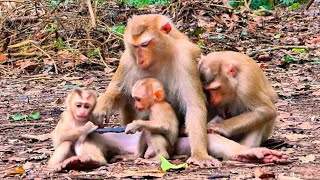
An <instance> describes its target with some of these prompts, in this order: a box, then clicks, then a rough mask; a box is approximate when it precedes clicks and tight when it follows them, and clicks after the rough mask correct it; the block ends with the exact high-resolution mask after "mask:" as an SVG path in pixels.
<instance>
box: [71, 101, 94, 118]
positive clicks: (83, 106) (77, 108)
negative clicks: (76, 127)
mask: <svg viewBox="0 0 320 180" xmlns="http://www.w3.org/2000/svg"><path fill="white" fill-rule="evenodd" d="M92 109H93V106H92V105H91V104H90V103H88V102H75V103H74V106H73V112H74V116H75V119H76V120H77V121H79V122H87V121H88V120H89V119H88V118H89V115H90V113H91V111H92Z"/></svg>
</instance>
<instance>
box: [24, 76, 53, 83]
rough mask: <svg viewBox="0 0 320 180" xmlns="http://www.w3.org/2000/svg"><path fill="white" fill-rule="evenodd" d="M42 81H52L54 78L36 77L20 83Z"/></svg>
mask: <svg viewBox="0 0 320 180" xmlns="http://www.w3.org/2000/svg"><path fill="white" fill-rule="evenodd" d="M42 79H45V80H50V79H52V78H51V77H34V78H30V79H25V80H21V81H20V82H28V81H36V80H42Z"/></svg>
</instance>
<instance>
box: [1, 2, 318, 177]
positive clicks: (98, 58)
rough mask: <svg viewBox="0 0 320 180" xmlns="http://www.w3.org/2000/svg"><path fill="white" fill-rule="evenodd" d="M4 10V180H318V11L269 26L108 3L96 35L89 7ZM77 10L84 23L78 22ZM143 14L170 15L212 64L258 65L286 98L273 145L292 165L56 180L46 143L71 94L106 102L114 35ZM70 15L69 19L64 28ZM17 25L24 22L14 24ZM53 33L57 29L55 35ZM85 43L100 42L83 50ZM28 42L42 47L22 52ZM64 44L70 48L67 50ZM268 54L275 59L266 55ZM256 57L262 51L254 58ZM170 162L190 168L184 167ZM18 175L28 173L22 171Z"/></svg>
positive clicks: (119, 172) (227, 16) (185, 9)
mask: <svg viewBox="0 0 320 180" xmlns="http://www.w3.org/2000/svg"><path fill="white" fill-rule="evenodd" d="M0 4H1V3H0ZM217 4H219V3H218V1H217ZM2 5H3V6H4V5H8V4H2ZM11 5H12V4H11ZM220 5H221V4H220ZM3 6H0V13H3V14H2V15H3V16H1V14H0V17H5V18H0V21H1V25H3V26H2V27H1V28H2V30H1V34H0V37H1V38H0V45H1V46H0V48H2V49H0V75H1V76H0V179H3V178H8V179H57V178H59V179H107V178H156V177H161V178H165V179H180V178H181V179H205V178H213V177H214V176H218V175H221V176H222V177H224V178H225V179H254V178H255V177H259V175H257V174H258V173H257V172H258V171H260V170H261V171H263V172H265V173H264V174H265V175H267V174H269V175H270V176H275V177H277V178H279V179H281V178H283V176H290V177H296V178H301V179H319V178H320V19H319V16H320V10H319V6H320V4H319V2H315V3H314V4H313V5H312V6H311V8H310V9H309V10H301V9H298V10H288V9H287V8H285V7H282V8H279V9H278V11H264V12H263V13H269V14H267V16H262V14H257V11H233V10H230V9H228V8H224V7H219V6H215V5H214V4H213V3H209V1H192V2H185V3H182V4H179V3H175V4H171V5H170V6H168V7H161V8H155V7H149V8H144V9H135V8H130V9H129V8H128V7H127V6H123V5H122V6H121V7H120V6H117V5H116V4H115V3H112V2H109V3H106V4H104V5H103V6H102V5H101V6H98V10H97V17H98V18H97V22H98V23H97V24H98V28H97V29H92V28H91V29H90V28H88V26H89V25H88V23H87V22H88V19H89V18H88V13H87V12H86V9H85V10H81V9H80V10H79V9H76V8H81V6H77V4H74V3H71V2H70V4H68V5H65V7H59V8H56V9H55V10H51V9H49V8H48V7H46V6H45V3H44V2H42V1H39V3H38V4H37V3H35V4H32V3H30V4H23V5H21V4H19V3H18V4H14V6H8V7H6V8H3ZM34 6H37V8H38V9H37V12H35V11H32V9H35V8H34ZM20 7H24V8H20ZM26 7H29V11H28V10H26V9H28V8H26ZM48 9H49V10H51V11H49V10H48ZM75 9H76V10H79V12H80V11H84V13H75ZM123 9H124V10H123ZM45 10H48V11H49V12H50V13H48V11H45ZM107 10H108V11H107ZM22 11H23V12H22ZM77 12H78V11H77ZM33 13H34V14H33ZM141 13H163V14H165V15H168V16H169V17H171V18H172V19H173V21H174V23H175V24H177V27H178V28H179V29H180V30H181V31H183V32H184V33H186V34H187V35H188V36H189V37H190V38H191V40H192V41H194V42H195V43H198V44H199V45H201V46H202V49H203V53H204V54H206V53H208V52H210V51H218V50H234V51H239V52H243V53H246V54H249V55H250V56H252V57H253V59H254V60H256V61H257V63H259V65H260V67H261V68H262V69H263V71H264V73H265V74H266V76H267V77H268V79H269V80H270V81H271V83H272V85H273V87H274V88H275V89H276V91H277V93H278V95H279V99H278V101H277V103H276V107H277V110H278V117H277V121H276V127H275V130H274V133H273V134H272V137H271V138H272V139H275V140H283V141H284V143H282V144H279V145H278V147H274V148H276V149H277V150H280V151H281V152H283V153H284V154H286V155H288V156H289V158H290V161H291V162H290V163H288V164H286V165H275V164H267V165H259V164H247V163H235V162H230V161H227V162H222V164H223V165H222V167H220V168H213V169H198V168H196V167H192V166H191V167H189V168H187V169H185V170H180V171H176V172H168V173H165V174H162V173H158V174H156V173H145V174H134V175H132V172H128V171H126V170H130V171H136V170H154V169H160V167H159V166H157V165H136V164H134V163H133V162H131V161H129V162H116V163H112V164H108V165H107V168H100V169H94V170H90V171H69V172H64V173H55V174H49V173H48V172H47V171H46V164H47V161H48V158H49V157H50V155H51V154H52V152H53V147H52V142H51V140H50V139H49V138H48V134H49V133H50V132H51V131H52V130H53V128H54V127H55V125H56V124H57V121H58V120H59V115H60V114H61V112H62V109H63V107H62V105H61V102H62V101H63V100H64V98H65V97H66V94H67V92H68V91H69V89H72V88H75V87H83V88H89V89H93V90H95V91H97V92H98V93H101V92H103V91H104V90H105V88H106V86H107V85H108V83H109V82H110V80H111V77H112V75H113V73H114V70H115V67H116V65H117V63H118V60H119V57H120V54H121V52H122V51H123V43H122V42H121V37H119V35H118V34H116V33H114V32H112V31H111V30H110V28H109V29H108V28H106V26H108V25H109V26H115V25H119V24H122V25H125V23H126V21H127V18H128V17H130V16H131V14H141ZM259 13H262V12H259ZM39 14H40V15H39ZM62 14H65V15H66V16H69V18H70V19H69V20H68V21H65V19H63V15H62ZM264 15H266V14H264ZM18 17H20V18H21V19H20V20H17V19H14V18H18ZM22 17H27V19H28V20H27V21H25V20H24V19H23V18H22ZM53 17H54V18H53ZM84 21H87V22H86V23H85V22H84ZM50 23H51V26H50V27H49V28H48V25H49V24H50ZM54 23H56V24H59V26H58V27H52V26H54V25H53V24H54ZM84 24H86V25H84ZM82 26H86V27H82ZM50 28H53V29H54V30H53V31H51V30H52V29H50ZM102 29H107V30H104V31H103V30H102ZM198 31H201V33H198ZM8 39H9V40H8ZM59 39H61V40H59ZM81 39H91V40H92V41H91V42H86V43H84V42H83V41H82V40H81ZM25 40H33V41H34V42H35V43H34V42H32V43H30V42H27V43H25V44H19V43H21V42H25ZM94 40H95V41H94ZM61 41H63V42H64V43H62V44H60V45H59V42H61ZM97 42H101V43H97ZM57 44H58V45H57ZM101 44H102V45H101ZM14 45H16V46H14ZM61 46H63V47H72V48H73V49H72V50H70V48H69V49H68V48H61ZM96 47H100V49H98V50H100V51H99V53H96V52H97V51H95V52H94V53H93V55H94V56H93V57H92V58H87V57H88V56H89V55H88V52H93V51H94V50H96ZM103 48H107V50H106V49H105V50H103ZM268 48H273V49H269V50H266V49H268ZM263 49H264V50H263ZM257 50H262V51H259V52H257V53H253V52H254V51H257ZM263 51H264V52H263ZM1 53H2V54H1ZM28 53H29V54H28ZM86 53H87V54H86ZM85 56H87V57H85ZM35 112H40V118H39V119H36V120H31V119H28V120H26V119H22V120H12V118H10V117H12V116H15V115H18V114H21V115H31V114H34V113H35ZM16 117H17V116H16ZM117 125H119V119H118V113H117V112H115V113H114V115H113V116H112V118H111V119H110V121H109V123H108V124H107V126H117ZM171 162H173V163H175V164H176V163H183V161H181V160H173V161H171ZM20 166H22V168H23V169H21V168H20V170H24V172H23V171H19V169H18V168H19V167H20ZM12 170H17V171H16V173H17V174H16V175H14V174H13V173H12V172H10V171H12Z"/></svg>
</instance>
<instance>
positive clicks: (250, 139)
mask: <svg viewBox="0 0 320 180" xmlns="http://www.w3.org/2000/svg"><path fill="white" fill-rule="evenodd" d="M265 132H266V125H265V126H262V127H261V128H258V129H255V130H252V131H249V132H247V134H246V135H244V137H243V139H242V140H241V141H240V144H242V145H245V146H247V147H259V146H260V144H261V143H262V139H263V135H264V133H265Z"/></svg>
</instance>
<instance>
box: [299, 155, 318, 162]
mask: <svg viewBox="0 0 320 180" xmlns="http://www.w3.org/2000/svg"><path fill="white" fill-rule="evenodd" d="M315 159H316V157H315V156H314V155H313V154H309V155H307V156H302V157H299V160H300V161H302V163H309V162H313V161H314V160H315Z"/></svg>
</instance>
